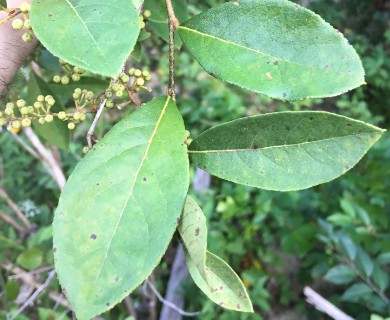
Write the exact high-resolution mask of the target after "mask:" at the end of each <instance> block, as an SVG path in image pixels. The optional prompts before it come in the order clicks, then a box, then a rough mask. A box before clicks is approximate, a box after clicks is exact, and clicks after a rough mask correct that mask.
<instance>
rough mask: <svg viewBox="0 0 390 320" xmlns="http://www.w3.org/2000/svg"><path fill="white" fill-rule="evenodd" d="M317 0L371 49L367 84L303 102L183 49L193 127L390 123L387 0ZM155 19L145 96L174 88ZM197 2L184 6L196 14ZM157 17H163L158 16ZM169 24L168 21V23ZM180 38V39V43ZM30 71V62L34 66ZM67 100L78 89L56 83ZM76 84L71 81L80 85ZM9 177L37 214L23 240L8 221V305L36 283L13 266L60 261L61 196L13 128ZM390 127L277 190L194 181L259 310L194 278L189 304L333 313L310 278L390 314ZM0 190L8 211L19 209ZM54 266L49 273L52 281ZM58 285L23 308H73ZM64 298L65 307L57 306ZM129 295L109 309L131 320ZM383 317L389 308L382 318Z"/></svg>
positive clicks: (45, 63)
mask: <svg viewBox="0 0 390 320" xmlns="http://www.w3.org/2000/svg"><path fill="white" fill-rule="evenodd" d="M307 2H308V7H309V8H310V9H312V10H314V11H315V12H317V13H318V14H320V15H321V16H322V17H323V18H324V19H325V20H327V21H329V22H331V23H332V25H334V26H335V27H336V28H338V29H339V30H341V31H342V32H343V33H344V34H345V35H346V36H347V38H348V39H349V41H350V43H351V44H352V45H353V46H354V47H355V48H356V49H357V51H358V53H359V55H360V56H361V57H362V60H363V64H364V68H365V71H366V82H367V85H366V86H363V87H361V88H359V89H357V90H354V91H352V92H350V93H348V94H344V95H342V96H340V97H336V98H330V99H314V100H307V101H300V102H295V103H293V104H289V103H284V102H278V101H273V100H271V99H270V98H267V97H265V96H262V95H259V94H254V93H249V92H247V91H245V90H242V89H240V88H238V87H235V86H232V85H228V84H225V83H222V82H220V81H218V80H216V79H214V78H212V77H210V76H209V75H207V74H206V73H205V72H204V71H202V69H201V68H200V66H199V65H198V64H197V63H196V62H195V61H194V60H193V59H192V58H191V57H190V56H189V54H188V53H187V52H186V51H185V50H181V51H180V54H178V55H177V77H178V79H177V85H178V92H177V105H178V106H179V108H180V111H181V113H182V114H183V115H184V118H185V123H186V125H187V129H188V130H190V132H191V135H192V136H194V137H195V136H197V135H198V134H199V133H200V132H201V131H204V130H205V129H208V128H210V127H211V126H214V125H216V124H219V123H221V122H226V121H229V120H233V119H236V118H239V117H242V116H246V115H255V114H260V113H267V112H271V111H285V110H325V111H331V112H336V113H339V114H342V115H346V116H350V117H352V118H355V119H360V120H364V121H367V122H369V123H372V124H376V125H379V126H381V127H382V128H389V125H390V111H389V110H390V108H389V101H390V22H389V21H390V17H389V12H390V11H389V9H390V8H389V3H388V1H384V0H375V1H372V0H349V1H347V0H341V1H330V0H317V1H306V3H307ZM217 3H218V1H215V0H204V1H197V2H196V3H195V2H191V1H190V3H189V4H188V7H186V6H183V8H185V9H183V10H184V11H186V10H188V11H189V14H190V15H193V14H196V13H199V12H200V11H202V10H203V9H207V8H209V7H211V6H214V5H216V4H217ZM150 9H151V10H152V14H156V16H155V17H156V21H154V22H153V20H152V23H150V24H148V23H147V26H146V31H147V32H151V33H152V36H151V37H147V36H145V35H144V37H143V38H145V39H144V40H143V41H141V42H139V43H138V44H137V46H136V51H135V53H134V54H133V64H134V66H136V67H139V66H148V67H149V68H150V69H151V71H153V78H154V81H153V86H154V88H153V92H152V93H151V94H144V96H143V97H142V101H143V102H146V101H148V100H150V98H151V97H152V96H158V95H159V94H161V93H165V87H162V86H161V83H166V82H167V77H168V68H167V63H166V61H167V59H162V58H161V57H162V55H165V56H166V55H167V49H168V48H167V45H166V43H165V42H164V41H163V40H161V38H159V37H157V35H160V36H162V38H164V37H165V35H164V34H161V28H160V26H161V24H163V22H161V21H163V20H164V17H159V16H158V14H159V13H157V12H156V13H154V12H153V7H151V8H150ZM187 14H188V12H183V13H182V15H183V16H186V15H187ZM157 18H158V19H157ZM164 24H165V22H164ZM177 45H178V46H180V42H178V44H177ZM34 60H35V61H36V62H37V63H38V64H39V65H40V66H41V67H42V71H43V72H44V73H43V78H44V79H45V80H47V81H49V82H50V79H51V78H52V76H53V75H54V74H56V73H57V72H58V68H59V66H58V63H57V61H56V59H55V58H54V57H52V56H51V55H50V54H48V52H47V51H45V50H44V49H43V48H39V49H38V51H37V53H36V56H35V57H34ZM26 72H28V67H26V68H25V70H24V73H26ZM87 82H88V83H89V85H88V87H89V89H90V90H95V91H98V90H99V89H98V88H99V86H101V82H100V79H99V78H96V79H93V80H88V81H87ZM50 86H51V90H53V91H54V92H55V93H57V94H58V95H59V96H60V97H61V100H62V103H63V104H64V106H65V107H69V105H70V104H69V102H70V99H69V98H70V96H71V94H70V93H69V94H64V92H62V91H61V90H62V88H59V86H58V85H55V84H50ZM72 91H73V89H71V90H70V92H72ZM27 95H28V91H27V88H26V85H25V80H24V77H23V75H22V74H21V75H20V76H19V77H18V79H17V80H16V83H15V85H14V86H13V87H12V88H11V90H10V96H11V97H12V96H13V97H18V96H20V97H22V98H25V97H27ZM129 111H130V110H127V111H110V112H106V114H105V116H104V121H101V122H100V124H99V127H98V134H99V136H102V135H103V133H105V132H106V131H107V130H108V129H109V128H110V127H111V124H112V123H115V122H116V121H117V120H118V119H120V118H121V117H123V116H124V114H126V113H127V112H129ZM87 127H88V123H87V124H85V125H81V126H79V127H78V129H77V130H76V132H75V133H74V134H73V139H72V143H71V144H70V147H69V150H68V151H63V150H61V151H59V152H60V155H61V160H62V165H63V169H64V171H65V173H66V174H67V175H68V174H69V173H70V172H71V171H72V169H73V168H74V166H75V164H76V163H77V162H78V161H79V160H80V159H81V157H82V153H81V149H82V147H83V146H84V144H85V134H86V130H87ZM0 161H1V162H0V179H1V183H0V185H1V186H2V187H4V189H6V190H7V191H8V193H9V195H10V196H11V198H12V199H14V200H15V201H16V202H17V203H18V205H19V207H20V208H21V209H22V210H23V212H25V214H26V216H27V217H28V219H29V221H30V222H31V223H33V224H34V225H35V229H34V232H32V233H31V234H29V235H27V236H26V237H25V238H23V239H22V240H21V239H20V238H19V235H18V234H17V232H16V231H15V229H13V228H12V227H10V226H9V225H8V224H4V223H2V222H0V223H1V224H0V232H1V233H0V260H1V265H2V267H3V268H2V271H1V277H0V292H1V294H0V299H1V300H0V304H1V308H0V309H1V310H3V311H2V312H3V317H5V314H12V312H13V310H16V309H18V307H19V305H18V304H17V302H18V299H19V298H18V294H19V292H23V291H24V290H26V289H25V288H24V287H23V286H22V282H20V281H19V280H18V279H13V278H12V277H9V276H10V274H9V273H8V272H7V271H6V270H5V268H4V266H5V265H6V263H7V262H11V263H12V264H15V265H16V266H18V267H21V268H23V269H24V270H33V269H37V268H41V267H45V266H51V265H52V264H53V256H52V251H51V246H52V245H51V241H52V240H51V232H52V231H51V222H52V214H53V210H54V209H55V206H56V205H57V200H58V197H59V190H58V189H57V187H56V185H55V184H54V182H53V181H52V180H51V178H50V176H49V175H47V173H46V171H45V169H44V168H43V167H42V166H41V164H40V163H39V162H38V161H37V160H35V159H33V158H32V157H31V156H30V155H29V154H27V153H26V152H25V151H24V150H23V149H22V148H21V147H20V146H19V145H18V144H17V143H16V142H15V140H14V139H13V138H12V137H11V136H10V134H9V133H7V132H2V133H1V134H0ZM389 161H390V135H389V134H385V135H384V136H383V138H382V139H381V140H380V141H379V142H378V143H377V144H376V145H375V146H374V148H373V149H372V150H371V151H370V152H369V153H368V154H367V155H366V157H365V158H364V159H363V160H362V161H361V162H360V163H359V165H358V166H357V167H355V168H354V169H353V170H351V171H350V172H349V173H347V174H346V175H344V176H343V177H341V178H339V179H337V180H336V181H333V182H331V183H328V184H325V185H321V186H318V187H315V188H312V189H309V190H305V191H301V192H287V193H280V192H271V191H264V190H258V189H255V188H250V187H245V186H239V185H234V184H232V183H229V182H225V181H222V180H220V179H217V178H213V179H212V185H211V187H210V189H208V190H206V191H203V192H201V193H199V192H198V193H195V192H192V194H193V196H194V197H195V198H196V199H197V200H198V201H199V203H200V205H201V206H202V208H203V210H204V212H205V214H206V216H207V224H208V229H209V235H208V248H209V250H210V251H211V252H214V253H218V256H220V257H221V258H223V259H224V260H225V261H227V262H228V263H229V264H230V265H231V266H232V268H233V269H234V270H235V271H236V272H237V273H238V274H239V275H240V276H241V278H243V279H244V283H245V285H246V287H247V289H248V293H249V295H250V296H251V298H252V301H253V303H254V308H255V314H253V315H237V314H236V313H234V312H229V311H224V310H222V309H220V308H218V307H217V306H215V305H214V304H213V303H212V302H211V301H209V300H208V299H207V298H206V297H205V296H204V295H203V294H202V293H201V292H200V291H199V290H198V289H196V287H195V285H194V284H193V283H192V281H188V282H187V283H185V285H184V288H183V291H182V292H181V294H182V295H184V297H185V298H186V310H190V311H198V310H202V311H203V313H202V315H201V316H200V317H199V318H200V319H205V320H207V319H210V320H211V319H216V318H218V319H222V320H230V319H232V320H233V319H238V317H241V318H240V319H254V320H255V319H256V320H257V319H289V320H292V319H324V316H323V315H322V314H320V313H319V312H317V311H315V310H314V309H313V308H312V307H311V306H309V305H308V304H306V303H305V301H304V296H303V294H302V290H303V287H304V286H306V285H309V286H311V287H312V288H314V289H315V290H316V291H318V292H319V293H321V294H322V295H323V296H324V297H326V298H327V299H329V300H330V301H331V302H333V303H334V304H335V305H337V306H338V307H340V308H341V309H342V310H343V311H345V312H346V313H348V314H349V315H351V316H352V317H354V318H355V319H369V318H370V316H371V315H373V314H378V315H381V316H382V317H383V318H385V317H386V316H390V306H389V302H388V301H387V302H386V296H387V297H389V296H390V289H389V282H390V279H389V271H390V254H389V252H390V216H389V213H390V193H389V192H388V190H389V189H390V165H389ZM1 201H2V200H0V211H2V212H6V213H8V214H12V213H11V211H10V210H9V208H8V207H7V205H6V204H5V203H4V202H1ZM171 264H172V257H171V255H170V254H169V251H168V253H167V255H166V257H165V258H164V260H163V262H162V264H161V266H160V267H159V268H158V269H157V270H156V272H155V278H156V282H157V286H158V289H159V290H160V292H163V291H164V290H165V287H166V281H167V278H168V276H169V267H170V266H171ZM46 277H47V273H45V272H43V273H42V274H41V282H43V281H44V280H45V278H46ZM53 290H54V291H58V290H59V286H58V283H56V281H53V282H52V283H51V285H50V289H49V290H47V291H46V292H45V293H44V294H43V295H42V296H41V297H40V299H39V300H38V303H37V304H35V305H34V306H32V307H30V308H28V309H26V311H25V312H24V313H23V314H24V315H22V316H19V317H18V318H17V319H40V320H46V319H71V315H70V313H67V314H66V309H65V308H63V307H61V306H55V302H53V301H52V300H51V299H50V298H49V297H48V293H49V292H50V291H53ZM132 298H133V301H134V305H135V307H136V310H137V312H138V315H139V319H148V318H150V314H149V311H150V310H149V307H148V305H147V299H146V298H145V297H144V295H143V294H142V290H141V289H139V290H137V291H136V292H135V293H134V295H133V296H132ZM53 309H54V310H55V311H53ZM127 316H128V314H127V311H126V308H125V306H124V305H123V304H122V305H119V306H117V307H115V308H114V309H113V310H112V311H110V312H109V313H107V314H104V315H103V318H104V319H107V320H108V319H113V320H114V319H115V320H116V319H125V318H126V317H127ZM372 319H381V318H374V317H373V318H372Z"/></svg>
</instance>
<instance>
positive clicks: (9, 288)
mask: <svg viewBox="0 0 390 320" xmlns="http://www.w3.org/2000/svg"><path fill="white" fill-rule="evenodd" d="M19 290H20V286H19V283H18V282H17V281H15V280H14V279H10V280H8V281H7V284H6V286H5V292H6V294H7V299H8V301H14V300H15V299H16V298H17V297H18V295H19Z"/></svg>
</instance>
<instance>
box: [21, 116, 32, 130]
mask: <svg viewBox="0 0 390 320" xmlns="http://www.w3.org/2000/svg"><path fill="white" fill-rule="evenodd" d="M22 126H23V127H24V128H27V127H30V126H31V120H30V119H29V118H24V119H23V120H22Z"/></svg>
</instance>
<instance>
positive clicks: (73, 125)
mask: <svg viewBox="0 0 390 320" xmlns="http://www.w3.org/2000/svg"><path fill="white" fill-rule="evenodd" d="M75 127H76V125H75V124H74V123H73V122H69V123H68V129H69V130H73V129H74V128H75Z"/></svg>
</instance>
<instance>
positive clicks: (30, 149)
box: [10, 132, 41, 160]
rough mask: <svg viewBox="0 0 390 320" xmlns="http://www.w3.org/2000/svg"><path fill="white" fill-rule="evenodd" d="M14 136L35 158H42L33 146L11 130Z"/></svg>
mask: <svg viewBox="0 0 390 320" xmlns="http://www.w3.org/2000/svg"><path fill="white" fill-rule="evenodd" d="M10 134H11V135H12V137H14V139H15V140H16V141H17V143H19V144H20V145H21V147H22V148H23V149H24V150H26V151H27V152H28V153H29V154H31V155H32V156H33V157H34V158H35V159H37V160H41V159H40V157H39V155H38V153H36V152H35V150H34V149H33V148H31V147H30V146H29V145H28V144H27V143H25V142H24V140H23V139H22V138H21V137H19V136H18V135H17V134H16V133H13V132H10Z"/></svg>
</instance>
